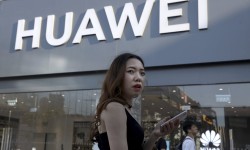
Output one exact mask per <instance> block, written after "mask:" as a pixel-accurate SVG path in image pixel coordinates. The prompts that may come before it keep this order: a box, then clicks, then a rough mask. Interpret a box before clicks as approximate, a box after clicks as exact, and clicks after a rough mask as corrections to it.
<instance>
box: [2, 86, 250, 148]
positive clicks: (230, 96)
mask: <svg viewBox="0 0 250 150" xmlns="http://www.w3.org/2000/svg"><path fill="white" fill-rule="evenodd" d="M249 93H250V84H249V83H244V84H243V83H242V84H216V85H191V86H158V87H145V90H144V92H143V94H142V95H141V96H140V97H139V98H137V99H136V100H135V101H134V105H133V108H132V109H133V110H132V112H133V115H134V116H135V118H136V120H137V121H138V122H140V123H141V125H142V127H143V128H144V130H145V138H147V137H148V135H149V133H150V132H151V131H152V129H153V128H154V125H155V123H156V122H158V121H159V120H161V119H162V118H164V117H166V116H174V115H176V114H178V113H179V112H181V111H183V110H188V111H189V115H191V116H193V117H195V119H196V120H197V121H198V122H199V123H200V126H199V134H198V135H197V137H196V146H197V148H198V149H200V150H203V149H207V148H210V149H221V150H223V149H236V150H240V149H249V147H250V142H249V140H248V136H249V135H250V127H249V126H250V101H249V97H248V95H249ZM99 97H100V90H77V91H52V92H36V93H11V94H0V147H1V149H13V150H40V149H46V150H55V149H59V150H88V149H92V147H93V146H92V143H90V142H89V133H90V126H91V121H92V118H93V116H94V113H95V108H96V104H97V102H98V100H99ZM181 128H182V127H181V126H180V127H179V129H178V130H176V131H175V132H174V133H172V134H171V135H168V136H166V137H165V140H166V143H167V149H168V150H170V149H173V148H174V147H175V146H176V145H177V144H178V143H179V141H180V139H181V138H182V137H183V136H184V135H185V134H184V132H183V131H182V129H181ZM201 138H202V139H203V140H201ZM201 141H202V142H201Z"/></svg>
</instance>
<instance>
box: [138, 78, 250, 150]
mask: <svg viewBox="0 0 250 150" xmlns="http://www.w3.org/2000/svg"><path fill="white" fill-rule="evenodd" d="M249 93H250V84H248V83H246V84H218V85H196V86H194V85H193V86H162V87H146V89H145V91H144V93H143V95H142V126H143V127H144V129H145V133H146V134H145V136H148V134H149V133H150V131H151V130H152V129H153V127H154V125H155V123H156V122H157V121H159V120H161V119H163V117H166V116H174V115H176V114H178V113H180V112H181V111H183V110H188V111H189V116H193V117H195V119H196V120H197V122H198V123H199V134H198V135H197V137H196V146H197V148H198V149H200V150H203V149H204V150H205V149H215V150H219V149H220V150H223V149H236V150H240V149H249V147H250V141H249V139H248V136H249V135H250V101H249ZM183 136H185V134H184V132H183V131H182V127H181V126H180V128H179V129H178V130H177V131H175V132H174V133H173V134H171V135H169V136H167V137H165V140H166V142H167V144H168V149H173V148H174V147H175V146H176V145H177V144H178V143H179V141H180V139H181V138H182V137H183Z"/></svg>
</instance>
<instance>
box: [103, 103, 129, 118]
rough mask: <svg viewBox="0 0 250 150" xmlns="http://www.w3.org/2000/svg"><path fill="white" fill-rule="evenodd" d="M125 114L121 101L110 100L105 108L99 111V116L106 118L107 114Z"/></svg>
mask: <svg viewBox="0 0 250 150" xmlns="http://www.w3.org/2000/svg"><path fill="white" fill-rule="evenodd" d="M124 115H125V107H124V105H122V104H121V103H118V102H110V103H109V104H108V105H107V107H106V109H104V110H103V111H102V113H101V116H102V117H104V118H106V117H107V116H113V117H114V116H115V117H116V116H124Z"/></svg>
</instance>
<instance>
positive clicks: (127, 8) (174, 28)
mask: <svg viewBox="0 0 250 150" xmlns="http://www.w3.org/2000/svg"><path fill="white" fill-rule="evenodd" d="M186 1H188V0H159V33H160V34H165V33H173V32H183V31H189V30H190V24H189V23H182V24H175V25H169V22H168V19H169V18H171V17H180V16H182V9H181V8H179V9H171V10H170V9H169V7H168V5H169V4H172V3H179V2H186ZM154 3H155V0H146V2H145V5H144V8H143V11H142V14H141V16H140V19H139V20H138V19H137V17H136V12H135V9H134V6H133V4H132V3H126V4H125V5H124V8H123V11H122V13H121V16H120V19H119V21H118V22H117V20H116V17H115V13H114V9H113V7H112V6H105V7H104V10H105V14H106V17H107V20H108V23H109V27H110V30H111V33H112V36H113V39H120V38H121V37H122V34H123V30H124V28H125V25H126V21H127V20H129V22H130V24H131V27H132V30H133V33H134V36H135V37H141V36H143V33H144V30H145V28H146V25H147V23H148V20H149V17H150V14H151V11H152V9H153V5H154ZM207 16H208V14H207V0H198V28H199V29H206V28H207V26H208V25H207V24H208V17H207ZM73 18H74V13H73V12H67V13H66V14H65V23H64V33H63V34H62V36H61V37H60V38H55V37H54V35H53V33H54V27H55V15H49V16H47V25H46V37H45V38H46V41H47V42H48V44H50V45H52V46H60V45H62V44H65V43H66V42H68V41H69V39H70V37H71V36H72V30H73V29H72V28H73ZM42 20H43V18H42V17H35V19H34V27H33V29H29V30H28V29H25V24H26V21H25V20H24V19H21V20H18V23H17V34H16V42H15V50H22V48H23V38H26V37H32V48H39V47H40V38H41V28H42ZM88 23H91V24H92V27H91V28H88V27H87V26H88ZM89 35H95V36H96V38H97V40H99V41H104V40H106V37H105V35H104V32H103V29H102V26H101V22H100V20H99V19H98V16H97V13H96V11H95V9H87V10H86V12H85V15H84V17H83V19H82V21H81V24H80V26H79V27H78V30H77V32H76V34H75V35H73V36H74V38H73V41H72V43H73V44H79V43H80V42H81V40H82V38H83V37H84V36H89Z"/></svg>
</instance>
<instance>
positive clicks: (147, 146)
mask: <svg viewBox="0 0 250 150" xmlns="http://www.w3.org/2000/svg"><path fill="white" fill-rule="evenodd" d="M168 119H169V118H164V119H163V120H161V121H160V122H158V123H157V124H156V126H155V129H154V130H153V132H152V133H151V135H150V136H149V139H148V140H147V141H146V142H145V143H144V144H143V150H152V148H153V146H154V144H155V142H156V140H157V139H158V138H159V137H161V136H164V135H167V134H170V133H171V132H172V131H173V130H175V129H176V128H177V127H178V126H179V120H176V121H175V122H169V123H167V124H166V125H164V127H162V128H161V127H160V126H161V124H163V123H164V122H166V121H167V120H168Z"/></svg>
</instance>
